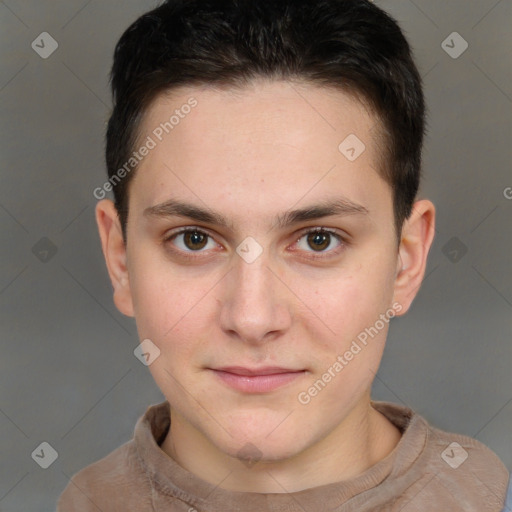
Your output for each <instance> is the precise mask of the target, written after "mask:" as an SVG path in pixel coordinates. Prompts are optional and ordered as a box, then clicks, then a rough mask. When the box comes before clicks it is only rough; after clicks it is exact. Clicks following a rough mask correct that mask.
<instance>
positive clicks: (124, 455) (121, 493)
mask: <svg viewBox="0 0 512 512" xmlns="http://www.w3.org/2000/svg"><path fill="white" fill-rule="evenodd" d="M150 490H151V486H150V484H149V482H148V479H147V477H146V475H145V472H144V469H143V468H142V466H141V465H140V463H139V460H138V455H137V451H136V447H135V443H134V441H133V440H131V441H129V442H127V443H125V444H123V445H121V446H120V447H119V448H116V449H115V450H114V451H112V452H111V453H109V454H108V455H107V456H105V457H103V458H102V459H100V460H98V461H96V462H94V463H92V464H90V465H89V466H87V467H85V468H83V469H82V470H80V471H78V472H77V473H75V474H74V475H73V476H72V478H71V480H70V481H69V482H68V484H67V486H66V487H65V489H64V491H63V492H62V494H61V495H60V497H59V500H58V503H57V512H73V511H75V510H76V511H80V512H88V511H89V510H90V511H95V512H96V511H97V510H111V509H112V506H120V505H123V504H124V503H126V504H128V503H129V502H130V503H132V504H133V498H134V497H135V496H134V495H133V493H134V492H136V494H137V499H139V500H142V499H144V498H143V497H144V496H147V497H148V498H147V499H148V500H150V498H149V497H150V496H151V492H150ZM146 491H147V492H146ZM142 505H143V504H142V503H141V507H140V509H141V510H142ZM148 505H149V506H151V504H150V502H148ZM109 507H110V508H109ZM116 510H117V509H116Z"/></svg>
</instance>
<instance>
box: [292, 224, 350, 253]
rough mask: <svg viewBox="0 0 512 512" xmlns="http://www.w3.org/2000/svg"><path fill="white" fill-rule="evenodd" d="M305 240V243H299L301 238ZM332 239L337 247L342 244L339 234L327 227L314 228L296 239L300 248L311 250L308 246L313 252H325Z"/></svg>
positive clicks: (330, 245)
mask: <svg viewBox="0 0 512 512" xmlns="http://www.w3.org/2000/svg"><path fill="white" fill-rule="evenodd" d="M303 239H304V240H305V244H302V245H301V243H300V242H301V240H303ZM334 240H336V241H337V243H338V245H336V247H339V246H340V245H342V242H343V239H342V238H341V236H340V235H338V234H337V233H335V232H334V231H331V230H327V229H318V228H317V229H314V230H312V231H308V232H306V233H304V234H303V235H302V236H301V237H300V238H299V239H298V240H297V244H298V246H299V248H300V249H302V250H305V251H306V252H311V251H309V250H308V249H307V247H310V248H312V249H313V252H327V251H326V249H328V248H329V247H331V249H332V248H333V247H332V244H333V242H334Z"/></svg>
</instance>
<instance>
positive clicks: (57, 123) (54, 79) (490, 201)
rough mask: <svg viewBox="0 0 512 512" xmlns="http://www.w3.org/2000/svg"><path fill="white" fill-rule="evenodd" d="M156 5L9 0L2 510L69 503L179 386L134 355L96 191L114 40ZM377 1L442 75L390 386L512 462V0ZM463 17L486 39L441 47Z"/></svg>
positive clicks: (2, 143) (381, 384)
mask: <svg viewBox="0 0 512 512" xmlns="http://www.w3.org/2000/svg"><path fill="white" fill-rule="evenodd" d="M156 3H157V2H154V1H148V0H104V1H101V2H100V1H99V0H92V1H87V0H67V1H63V0H62V1H55V0H54V1H49V0H44V1H43V0H5V1H0V37H1V45H0V55H1V59H2V60H1V62H2V65H1V69H0V111H1V128H0V129H1V136H0V147H1V153H0V154H1V160H0V162H1V173H2V181H1V183H2V186H1V188H0V226H1V232H2V238H1V240H2V242H1V249H0V254H1V261H2V264H1V268H0V315H1V326H2V327H1V356H0V378H1V386H0V510H2V511H3V512H11V511H12V512H14V511H17V512H19V511H21V510H23V511H24V512H31V511H51V510H54V508H55V502H56V499H57V497H58V495H59V494H60V493H61V492H62V490H63V489H64V487H65V486H66V484H67V483H68V480H69V478H70V477H71V475H72V474H73V473H75V472H76V471H78V470H80V469H81V468H83V467H85V466H86V465H88V464H90V463H91V462H94V461H96V460H98V459H99V458H101V457H103V456H105V455H107V454H108V453H109V452H110V451H112V450H113V449H114V448H117V447H118V446H120V445H121V444H122V443H124V442H126V441H128V440H129V439H130V438H131V436H132V433H133V428H134V425H135V422H136V420H137V418H138V417H139V416H140V415H142V414H143V413H144V412H145V410H146V408H147V407H148V406H149V405H150V404H153V403H157V402H160V401H161V400H163V399H164V398H163V395H162V394H161V392H160V391H159V390H158V388H157V387H156V385H155V384H154V383H153V380H152V378H151V376H150V374H149V371H148V370H147V368H146V367H144V366H143V365H142V364H141V363H140V362H139V361H138V360H137V359H136V358H135V357H134V355H133V350H134V348H136V346H137V345H138V340H137V335H136V330H135V324H134V322H133V320H132V319H128V318H125V317H123V316H122V315H121V314H120V313H118V312H117V310H116V309H115V306H114V304H113V302H112V293H111V286H110V282H109V280H108V275H107V272H106V269H105V265H104V262H103V257H102V254H101V250H100V244H99V239H98V236H97V233H96V227H95V223H94V205H95V202H96V200H95V199H94V197H93V190H94V188H96V187H98V186H101V185H102V184H103V183H104V181H105V174H104V172H105V171H104V164H103V151H104V142H103V135H104V128H105V122H106V120H107V119H108V114H109V108H110V95H109V90H108V82H107V75H108V72H109V68H110V65H111V57H112V52H113V48H114V45H115V42H116V41H117V39H118V38H119V37H120V35H121V33H122V31H123V30H124V29H125V28H127V26H128V25H129V23H131V22H132V21H133V20H134V19H135V18H136V17H138V16H139V15H140V14H142V13H143V12H144V11H146V10H148V9H149V8H151V7H153V6H155V5H156ZM378 4H379V5H381V6H382V7H384V8H385V9H387V10H388V11H389V12H390V13H391V14H392V15H393V16H394V17H395V18H396V19H397V20H398V21H399V22H400V24H401V26H402V28H403V29H404V31H405V32H406V35H407V37H408V38H409V40H410V42H411V44H412V46H413V48H414V51H415V55H416V59H417V62H418V66H419V68H420V71H421V73H422V75H423V76H424V79H425V92H426V96H427V101H428V105H429V134H428V137H427V141H426V148H425V159H424V167H425V181H424V183H423V186H422V190H421V196H422V197H429V198H430V199H431V200H432V201H433V202H434V204H435V205H436V207H437V213H438V223H437V233H436V239H435V242H434V245H433V248H432V250H431V253H430V260H429V264H428V269H427V277H426V279H425V282H424V284H423V287H422V289H421V291H420V292H419V295H418V296H417V298H416V300H415V302H414V304H413V307H412V309H411V311H410V312H409V313H408V314H407V315H406V316H405V317H403V318H399V319H396V320H394V321H393V322H392V327H391V330H390V335H389V340H388V346H387V348H386V353H385V356H384V361H383V364H382V367H381V369H380V371H379V373H378V375H377V378H376V381H375V386H374V399H377V400H391V401H394V402H398V403H403V404H406V405H408V406H410V407H412V408H414V409H415V410H416V411H418V412H419V413H420V414H423V415H424V416H426V417H427V419H429V421H430V422H431V423H432V424H434V425H436V426H438V427H440V428H443V429H445V430H450V431H456V432H460V433H463V434H467V435H470V436H473V437H476V438H477V439H478V440H480V441H482V442H484V443H485V444H487V445H488V446H490V447H491V448H492V449H493V450H494V451H495V452H497V453H498V454H499V455H500V457H501V459H502V460H503V462H504V463H505V464H506V465H507V466H508V468H509V469H512V442H511V432H512V428H511V427H512V377H511V374H512V372H511V363H512V343H511V332H512V325H511V324H512V322H511V319H512V315H511V312H512V291H511V290H512V287H511V284H512V283H511V281H512V279H511V277H512V272H511V254H512V251H511V249H512V236H511V235H512V230H511V212H512V200H510V199H507V198H506V197H505V196H506V191H507V190H509V189H507V187H512V174H511V150H510V146H511V141H512V139H511V97H512V91H511V83H512V79H511V78H512V77H511V66H510V62H511V61H510V47H511V40H510V26H511V21H512V16H511V2H510V1H508V0H501V1H496V0H487V1H476V0H457V1H448V2H441V1H426V0H415V1H414V2H413V1H410V0H407V1H398V0H395V1H384V0H383V1H380V2H378ZM45 31H46V32H49V33H50V34H51V36H52V37H53V38H55V40H56V41H57V42H58V45H59V46H58V49H57V50H56V51H55V52H54V53H53V54H52V55H51V56H50V57H48V58H47V59H43V58H41V57H40V56H39V55H38V54H37V53H36V52H35V51H34V50H33V49H32V47H31V43H32V41H34V40H35V39H36V38H37V37H38V36H39V34H41V33H42V32H45ZM454 31H456V32H458V33H459V34H460V35H461V36H462V37H463V38H464V39H465V40H466V41H467V43H468V44H469V47H468V49H467V50H466V51H465V52H464V53H463V54H462V55H460V56H459V57H458V58H455V59H454V58H452V57H451V56H450V55H448V53H446V51H445V50H444V49H443V47H442V42H443V41H444V40H445V39H446V38H447V37H448V36H449V35H450V34H451V33H452V32H454ZM452 39H453V38H452ZM445 44H446V43H445ZM447 44H449V45H450V46H453V47H454V48H453V50H452V51H456V50H458V49H459V48H461V46H460V41H457V40H453V43H452V42H451V40H450V38H449V39H448V41H447ZM511 196H512V192H511V194H510V195H509V197H511ZM45 238H47V239H49V240H50V241H51V244H50V242H48V240H45ZM41 239H43V240H41ZM55 251H56V252H55ZM464 251H467V252H465V253H464ZM43 441H46V442H48V443H49V444H50V445H51V446H52V447H53V448H54V449H55V450H56V451H57V452H58V458H57V459H56V460H55V462H54V463H53V464H52V465H51V466H50V467H49V468H48V469H42V468H41V467H39V465H38V464H36V462H35V461H34V460H33V458H32V457H31V454H32V452H33V451H34V450H35V449H36V448H37V447H38V446H39V445H40V443H41V442H43Z"/></svg>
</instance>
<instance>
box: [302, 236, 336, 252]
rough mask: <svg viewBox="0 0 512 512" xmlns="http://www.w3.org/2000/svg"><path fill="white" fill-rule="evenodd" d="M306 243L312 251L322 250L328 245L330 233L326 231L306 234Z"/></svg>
mask: <svg viewBox="0 0 512 512" xmlns="http://www.w3.org/2000/svg"><path fill="white" fill-rule="evenodd" d="M307 240H308V244H309V247H311V248H312V249H313V250H314V251H323V250H324V249H326V248H327V247H329V244H330V241H331V234H330V233H326V232H313V233H309V234H308V238H307Z"/></svg>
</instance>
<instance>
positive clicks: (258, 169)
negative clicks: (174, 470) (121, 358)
mask: <svg viewBox="0 0 512 512" xmlns="http://www.w3.org/2000/svg"><path fill="white" fill-rule="evenodd" d="M191 97H194V98H195V99H196V100H197V102H198V104H197V106H196V107H195V108H194V109H192V111H191V112H190V113H189V114H188V115H187V116H185V117H184V119H181V120H180V123H179V124H178V125H177V126H176V127H175V128H174V129H173V131H172V132H171V133H169V134H167V135H166V136H165V137H164V138H163V140H162V141H161V142H158V144H157V146H156V147H155V148H154V149H152V150H151V151H150V153H149V155H147V156H146V157H145V158H144V159H143V161H142V162H141V163H140V166H139V168H138V170H137V172H136V174H135V176H134V177H133V181H132V183H131V185H130V189H129V194H130V198H129V216H128V224H127V242H126V245H125V243H124V241H123V237H122V232H121V227H120V224H119V221H118V217H117V213H116V210H115V208H114V205H113V203H112V202H111V201H110V200H102V201H100V202H99V203H98V205H97V209H96V216H97V223H98V227H99V232H100V237H101V241H102V247H103V251H104V255H105V258H106V263H107V267H108V271H109V274H110V277H111V280H112V285H113V288H114V301H115V303H116V306H117V307H118V309H119V310H120V311H121V312H122V313H123V314H125V315H128V316H134V317H135V319H136V323H137V329H138V333H139V336H140V339H141V340H144V339H147V338H149V339H150V340H151V341H152V342H153V343H154V344H155V345H156V346H157V347H158V348H159V350H160V356H159V357H158V358H156V359H155V360H154V362H153V363H151V364H150V365H149V369H150V371H151V373H152V375H153V377H154V379H155V381H156V383H157V385H158V386H159V387H160V389H161V390H162V393H163V394H164V395H165V397H166V399H167V400H168V401H169V403H170V404H171V428H170V430H169V433H168V435H167V437H166V438H165V440H164V442H163V443H162V446H161V447H162V450H163V451H164V452H165V453H166V454H168V455H169V456H171V457H173V458H174V459H175V460H176V461H177V462H178V463H179V464H180V465H181V466H183V467H184V468H186V469H188V470H189V471H191V472H192V473H194V474H196V475H197V476H199V477H200V478H202V479H203V480H206V481H208V482H210V483H212V484H214V485H219V487H221V488H224V489H230V490H236V491H245V492H264V493H265V492H266V493H271V492H272V493H273V492H293V491H299V490H302V489H306V488H309V487H316V486H319V485H324V484H328V483H332V482H338V481H342V480H346V479H349V478H352V477H355V476H357V475H359V474H361V473H362V472H364V471H365V470H366V469H368V468H370V467H371V466H372V465H374V464H376V463H377V462H378V461H380V460H382V459H383V458H384V457H386V456H387V455H388V454H390V453H391V452H392V450H393V449H394V448H395V446H396V444H397V443H398V441H399V439H400V432H399V431H398V430H397V429H396V428H395V427H394V426H393V425H392V424H391V423H390V422H389V421H388V420H387V419H386V418H385V417H384V416H383V415H381V414H380V413H379V412H377V411H376V410H375V409H374V408H373V407H372V406H371V403H370V389H371V384H372V381H373V379H374V376H375V373H376V372H377V370H378V367H379V364H380V360H381V357H382V352H383V349H384V345H385V340H386V336H387V331H388V328H389V324H388V323H385V326H384V328H382V329H381V330H380V331H379V332H378V335H376V336H375V337H373V338H371V339H370V341H369V343H368V344H367V345H366V346H365V347H364V348H363V349H362V350H361V351H360V352H359V353H358V354H357V355H356V356H354V358H353V359H352V360H351V361H349V362H348V364H347V365H346V366H345V367H344V368H343V370H342V371H340V372H339V373H337V374H336V376H335V377H334V378H332V379H331V381H330V382H329V383H327V385H326V386H325V387H324V388H323V389H322V390H321V391H320V392H319V393H318V394H317V395H316V396H314V397H313V398H312V399H311V401H310V402H309V403H307V404H302V403H300V402H299V400H298V398H297V397H298V395H299V393H300V392H303V391H307V390H308V388H309V387H311V386H312V384H313V383H314V382H315V381H317V380H318V379H321V378H322V375H323V374H325V372H326V371H327V370H328V368H329V367H332V365H333V364H334V362H335V361H336V360H337V357H338V356H339V355H343V354H344V353H345V352H346V351H347V350H348V349H349V348H350V345H351V343H352V341H353V340H355V339H356V338H357V336H358V334H359V333H361V332H362V331H364V330H365V328H368V327H370V326H373V325H374V324H375V322H376V320H378V319H379V315H382V314H385V312H386V311H387V310H389V309H390V308H392V307H393V304H395V306H396V305H397V304H398V305H399V308H400V312H399V313H398V312H397V313H396V316H399V315H403V314H404V313H406V312H407V310H408V309H409V307H410V305H411V302H412V300H413V299H414V297H415V295H416V293H417V291H418V289H419V287H420V284H421V281H422V279H423V276H424V273H425V267H426V261H427V255H428V251H429V249H430V247H431V244H432V240H433V237H434V222H435V208H434V205H433V204H432V203H431V202H430V201H428V200H425V199H423V200H418V201H416V202H415V204H414V210H413V213H412V215H411V216H410V218H409V219H408V220H407V221H406V222H405V224H404V226H403V229H402V234H401V236H400V240H399V243H398V240H397V238H396V233H395V230H394V226H393V209H392V193H391V189H390V187H389V186H388V185H387V184H386V183H385V182H384V181H383V180H382V179H381V178H380V177H379V175H378V173H377V172H376V170H375V169H376V168H377V165H378V162H379V153H378V149H377V148H378V144H377V139H376V138H375V137H376V136H377V135H378V123H377V121H376V119H375V118H374V117H373V115H372V114H371V113H370V112H369V111H367V109H366V108H365V107H364V105H363V104H361V103H360V102H358V101H356V100H355V99H354V98H353V97H351V96H348V95H346V94H345V93H342V92H340V91H333V90H329V89H322V88H320V87H318V86H315V85H307V84H298V83H294V84H293V85H292V84H291V83H288V82H264V81H258V82H253V83H252V84H251V85H250V86H248V87H246V88H245V89H244V90H243V91H237V92H234V91H233V90H214V89H207V88H199V87H189V88H181V89H176V90H174V91H172V94H167V95H161V96H159V97H158V98H157V99H156V100H155V101H154V103H153V104H152V105H151V107H150V109H149V110H148V112H147V115H146V117H145V119H144V122H143V125H142V128H141V133H140V134H141V137H140V140H141V141H142V140H144V139H145V138H146V137H147V136H148V135H151V133H152V131H153V130H154V129H155V128H156V127H157V126H159V124H160V123H161V122H163V121H165V120H168V119H169V117H170V115H172V113H173V112H174V111H175V109H176V108H180V106H182V105H183V104H185V103H186V102H187V100H189V99H190V98H191ZM349 134H356V135H357V137H358V138H359V139H360V140H361V141H363V142H364V144H365V146H366V150H365V151H364V152H363V153H362V154H361V155H360V156H359V157H358V158H357V159H356V160H355V161H353V162H351V161H349V160H348V159H347V158H346V157H345V156H344V155H343V154H342V153H341V152H340V151H339V150H338V146H339V144H340V143H341V142H342V141H343V140H344V139H345V138H346V137H347V135H349ZM340 197H344V198H346V199H349V200H350V201H352V202H354V203H357V204H358V205H362V206H364V208H366V209H367V211H368V213H367V214H360V213H359V214H358V213H352V214H347V215H343V216H328V217H323V218H320V219H312V220H306V221H301V222H299V223H297V224H294V225H291V226H282V227H276V226H274V224H273V221H274V218H275V216H276V215H278V214H280V215H282V214H284V213H285V212H287V211H288V210H291V209H297V208H302V207H305V206H308V205H316V204H318V203H319V202H321V201H324V200H328V199H339V198H340ZM171 198H173V199H177V200H180V201H184V202H187V203H191V204H193V205H196V206H198V207H202V208H209V209H211V210H214V211H216V212H218V213H220V214H222V215H223V216H224V217H225V218H226V219H227V220H228V223H229V224H228V226H221V225H218V224H210V223H208V222H198V221H196V220H191V219H190V218H186V217H181V216H157V215H146V214H144V211H145V210H146V209H147V208H150V207H153V206H155V205H159V204H162V203H164V202H166V201H168V200H169V199H171ZM187 227H188V228H194V227H195V228H200V229H201V231H203V232H205V233H206V234H208V235H209V237H206V238H204V239H201V238H200V239H199V240H202V241H203V245H202V246H201V244H200V243H198V241H197V239H195V241H192V242H191V241H190V239H189V238H188V239H187V238H186V236H184V235H183V234H182V235H177V236H176V237H174V238H172V237H171V238H170V239H169V236H170V235H172V234H173V233H174V231H176V230H177V229H178V228H187ZM315 227H320V228H321V227H324V228H329V229H334V230H336V232H337V233H338V234H340V235H341V236H342V237H344V239H345V241H344V242H340V241H339V240H338V239H337V238H336V237H334V236H332V235H331V236H329V235H326V239H325V240H326V242H325V244H324V245H322V244H320V245H321V248H320V249H319V248H318V247H317V245H315V243H314V241H313V242H312V241H311V237H310V238H309V239H308V236H307V234H304V231H306V230H307V229H310V228H315ZM173 230H174V231H173ZM248 236H250V237H252V238H254V239H255V240H256V241H257V242H258V244H259V245H260V246H261V247H262V248H263V252H262V254H261V255H260V256H259V257H258V258H257V259H256V260H255V261H253V262H252V263H247V262H246V261H245V260H244V259H243V258H241V257H240V256H239V254H238V253H237V252H236V249H237V247H238V246H239V245H240V244H241V242H242V241H243V240H244V239H245V238H246V237H248ZM166 238H167V240H166ZM205 240H206V243H205V242H204V241H205ZM316 243H318V242H316ZM194 244H195V245H194ZM194 249H195V250H194ZM184 255H191V256H192V257H193V258H194V259H186V258H185V256H184ZM314 257H316V259H313V258H314ZM227 365H240V366H252V367H255V366H284V367H287V368H291V369H301V370H305V371H304V373H303V374H300V376H299V377H297V378H296V379H294V380H293V381H292V382H290V383H288V384H286V385H285V386H282V387H280V388H278V389H275V390H273V391H269V392H265V393H252V394H248V393H244V392H241V391H237V390H234V389H231V388H229V387H227V386H226V385H225V384H224V382H222V381H221V380H220V379H219V378H218V377H217V375H216V374H214V372H212V371H211V370H210V369H209V368H218V367H220V366H227ZM246 443H251V446H253V448H251V450H253V451H254V450H256V449H257V452H256V451H254V454H256V453H257V454H258V455H257V456H258V457H259V460H258V461H257V463H256V464H253V465H250V464H247V463H245V461H244V460H243V458H242V457H241V456H240V455H239V451H240V449H241V448H242V447H244V445H246ZM254 447H256V448H254Z"/></svg>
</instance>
